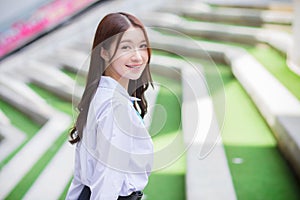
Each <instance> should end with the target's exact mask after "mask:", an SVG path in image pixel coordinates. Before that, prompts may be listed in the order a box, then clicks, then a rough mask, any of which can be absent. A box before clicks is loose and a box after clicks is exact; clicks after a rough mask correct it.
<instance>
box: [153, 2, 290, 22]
mask: <svg viewBox="0 0 300 200" xmlns="http://www.w3.org/2000/svg"><path fill="white" fill-rule="evenodd" d="M159 11H163V12H169V13H174V14H178V15H180V16H185V17H191V18H194V19H196V20H200V21H209V22H217V23H218V22H221V23H233V24H240V25H245V26H262V25H263V24H265V23H270V24H281V25H291V23H292V13H291V12H286V11H272V10H261V9H249V8H228V7H227V8H226V7H212V6H210V5H208V4H205V3H200V2H198V3H195V2H194V3H190V4H182V5H180V6H178V5H175V4H170V5H166V6H165V7H163V8H161V9H159Z"/></svg>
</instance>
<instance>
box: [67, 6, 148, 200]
mask: <svg viewBox="0 0 300 200" xmlns="http://www.w3.org/2000/svg"><path fill="white" fill-rule="evenodd" d="M150 57H151V52H150V48H149V41H148V37H147V34H146V30H145V28H144V26H143V24H142V23H141V22H140V21H139V20H138V19H137V18H136V17H134V16H132V15H130V14H128V13H121V12H120V13H111V14H108V15H106V16H105V17H104V18H103V19H102V20H101V22H100V23H99V25H98V28H97V30H96V33H95V37H94V43H93V47H92V53H91V61H90V66H89V72H88V77H87V83H86V87H85V91H84V93H83V96H82V99H81V101H80V103H79V105H78V111H79V115H78V117H77V120H76V122H75V124H74V127H73V128H72V130H71V131H70V138H71V139H70V142H71V144H75V143H76V152H75V170H74V178H73V180H72V183H71V186H70V188H69V191H68V194H67V197H66V199H99V200H114V199H123V200H124V199H141V198H142V195H143V193H142V190H143V189H144V188H145V186H146V185H147V183H148V177H149V175H150V172H151V169H152V161H153V144H152V140H151V137H150V136H149V134H148V132H147V130H146V128H145V126H144V123H143V120H142V118H143V117H144V116H145V114H146V113H147V101H146V99H145V96H144V92H145V91H146V90H147V88H148V86H149V84H151V82H152V78H151V74H150V70H149V62H150Z"/></svg>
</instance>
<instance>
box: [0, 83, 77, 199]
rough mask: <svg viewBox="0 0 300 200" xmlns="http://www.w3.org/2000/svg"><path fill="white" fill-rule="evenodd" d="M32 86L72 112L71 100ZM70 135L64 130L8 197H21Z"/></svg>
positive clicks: (56, 104) (50, 101)
mask: <svg viewBox="0 0 300 200" xmlns="http://www.w3.org/2000/svg"><path fill="white" fill-rule="evenodd" d="M29 86H30V88H32V89H33V90H34V91H35V92H37V93H38V94H39V95H40V96H41V97H42V98H44V99H45V100H46V101H47V103H48V104H49V105H51V106H53V107H54V108H56V109H58V110H60V111H63V112H65V113H67V114H72V105H71V103H69V102H66V101H63V100H62V99H60V98H58V97H56V96H55V95H52V94H51V93H49V92H48V91H46V90H44V89H42V88H40V87H38V86H36V85H34V84H29ZM67 138H68V136H67V132H66V131H65V132H63V133H62V134H61V135H60V136H59V137H58V138H57V139H56V141H55V142H54V143H53V144H52V146H51V147H50V148H49V149H48V150H47V151H46V152H45V153H44V155H43V156H41V158H40V159H39V160H38V161H37V163H35V165H34V166H33V168H31V170H30V171H29V172H28V173H27V174H26V175H25V176H24V177H23V179H22V180H21V181H20V182H19V183H18V184H17V185H16V187H15V188H14V189H13V190H12V191H11V192H10V194H9V195H8V196H7V197H6V199H21V198H22V197H23V196H24V195H25V194H26V192H27V191H28V190H29V188H30V187H31V186H32V184H33V183H34V181H35V180H36V179H37V178H38V176H39V175H40V173H41V172H42V171H43V170H44V169H45V167H46V166H47V165H48V164H49V162H50V161H51V159H52V158H53V157H54V156H55V154H56V153H57V152H58V151H59V149H60V147H61V146H62V145H63V144H64V143H65V142H67V141H66V140H67Z"/></svg>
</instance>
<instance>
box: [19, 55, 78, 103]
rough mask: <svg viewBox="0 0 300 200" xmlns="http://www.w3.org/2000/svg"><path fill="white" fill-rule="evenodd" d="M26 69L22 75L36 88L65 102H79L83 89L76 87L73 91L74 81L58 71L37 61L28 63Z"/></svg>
mask: <svg viewBox="0 0 300 200" xmlns="http://www.w3.org/2000/svg"><path fill="white" fill-rule="evenodd" d="M27 68H28V70H26V71H23V72H22V73H24V74H25V75H26V76H27V77H29V78H30V79H31V81H32V82H34V83H36V84H37V85H38V86H40V87H42V88H45V89H46V90H48V91H50V92H52V93H54V94H56V95H57V96H59V97H61V98H63V99H65V100H67V101H70V102H72V101H73V100H74V101H75V102H79V100H80V98H81V95H82V93H83V88H82V87H79V86H77V87H76V90H75V81H74V80H73V79H72V78H70V77H69V76H68V75H66V74H64V73H63V72H61V71H60V70H59V69H57V68H55V67H53V66H50V65H47V64H45V63H42V62H38V61H29V62H28V64H27Z"/></svg>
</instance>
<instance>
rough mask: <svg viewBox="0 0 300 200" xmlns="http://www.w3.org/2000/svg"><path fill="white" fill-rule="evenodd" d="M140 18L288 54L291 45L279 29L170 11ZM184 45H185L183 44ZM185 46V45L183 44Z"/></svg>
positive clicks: (181, 32)
mask: <svg viewBox="0 0 300 200" xmlns="http://www.w3.org/2000/svg"><path fill="white" fill-rule="evenodd" d="M140 18H141V19H142V20H143V21H144V22H145V23H146V24H147V25H148V26H153V27H162V28H164V29H166V30H167V29H170V30H171V31H173V32H174V31H177V32H179V33H180V34H182V35H183V34H186V35H189V36H197V37H204V38H207V39H213V40H217V41H231V42H238V43H244V44H249V45H254V44H257V43H267V44H269V45H271V46H273V47H275V48H276V49H278V50H279V51H281V52H283V53H284V54H286V52H287V50H288V49H289V48H290V46H291V42H292V39H291V36H290V34H288V33H285V32H282V31H278V30H272V31H271V30H267V29H262V28H254V27H241V26H233V25H223V24H214V23H208V22H191V21H187V20H185V19H183V18H181V17H179V16H177V15H174V14H170V13H161V12H154V13H150V12H149V13H146V14H144V15H141V16H140ZM182 46H183V45H182ZM183 47H184V46H183Z"/></svg>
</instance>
